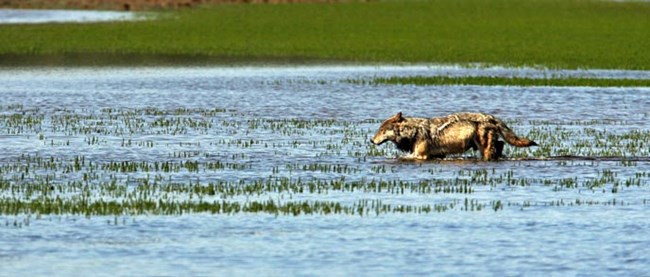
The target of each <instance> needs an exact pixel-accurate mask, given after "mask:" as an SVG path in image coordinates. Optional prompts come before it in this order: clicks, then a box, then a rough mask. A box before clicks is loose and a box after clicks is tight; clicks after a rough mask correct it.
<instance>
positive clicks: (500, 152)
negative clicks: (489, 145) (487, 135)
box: [494, 138, 506, 159]
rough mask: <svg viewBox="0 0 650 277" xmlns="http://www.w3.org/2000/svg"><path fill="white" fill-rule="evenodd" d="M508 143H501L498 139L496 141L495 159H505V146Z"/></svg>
mask: <svg viewBox="0 0 650 277" xmlns="http://www.w3.org/2000/svg"><path fill="white" fill-rule="evenodd" d="M505 144H506V143H505V142H503V141H500V140H499V139H498V138H497V139H495V145H494V150H495V151H494V158H495V159H499V158H502V157H503V146H504V145H505Z"/></svg>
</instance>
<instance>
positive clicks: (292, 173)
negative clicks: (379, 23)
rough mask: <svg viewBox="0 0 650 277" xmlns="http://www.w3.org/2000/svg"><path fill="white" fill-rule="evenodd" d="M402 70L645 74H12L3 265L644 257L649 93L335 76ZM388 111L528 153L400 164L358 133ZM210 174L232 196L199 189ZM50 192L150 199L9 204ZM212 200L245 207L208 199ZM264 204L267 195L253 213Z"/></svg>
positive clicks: (477, 267) (556, 262)
mask: <svg viewBox="0 0 650 277" xmlns="http://www.w3.org/2000/svg"><path fill="white" fill-rule="evenodd" d="M406 75H490V76H496V75H499V76H503V75H505V76H521V75H524V76H535V77H544V76H547V75H555V76H590V77H599V78H647V76H649V75H648V72H643V71H598V70H584V71H549V70H537V69H509V68H463V67H454V66H409V67H399V66H377V67H375V66H327V67H323V66H307V67H271V66H269V67H217V68H213V67H210V68H200V67H198V68H184V67H181V68H154V67H142V68H28V69H15V68H14V69H8V68H5V69H3V70H0V83H2V86H0V95H1V96H2V98H1V99H2V100H1V101H0V119H1V120H0V153H2V154H0V170H1V171H2V176H3V177H2V182H0V200H1V201H3V202H1V203H0V228H1V229H2V232H0V270H2V272H3V273H5V274H8V275H22V274H25V273H27V272H29V274H30V275H51V274H58V275H71V274H93V275H95V274H100V275H102V274H104V275H254V274H262V275H287V274H289V275H328V276H330V275H345V276H349V275H432V274H436V275H466V274H477V273H478V274H486V275H518V274H522V273H529V274H530V273H532V274H539V275H542V274H543V275H546V274H557V275H643V274H645V273H646V272H648V270H650V268H649V267H648V264H650V263H649V262H650V259H649V258H650V256H649V255H648V252H647V251H646V248H647V245H649V243H650V240H649V239H648V238H650V234H649V233H648V230H649V228H648V227H650V226H649V225H650V220H648V217H647V213H648V204H649V203H650V202H649V197H648V195H650V194H648V193H649V192H650V186H649V178H650V163H649V159H648V157H650V153H649V152H650V149H649V148H648V145H647V141H648V139H649V137H650V133H649V127H650V125H649V124H648V122H649V117H650V114H649V112H648V110H647V107H648V106H650V90H649V89H648V88H583V87H526V88H521V87H481V86H430V87H418V86H363V85H356V84H351V83H349V82H346V81H345V80H347V79H359V78H361V79H363V78H372V77H374V76H406ZM398 111H402V112H404V114H405V115H406V116H426V117H429V116H444V115H446V114H448V113H452V112H459V111H481V112H488V113H492V114H494V115H496V116H498V117H500V118H502V119H504V120H506V122H508V124H509V126H510V127H511V128H512V129H513V130H515V132H517V133H518V134H520V135H523V136H526V137H530V138H532V139H534V140H536V141H537V142H538V143H539V144H540V145H541V146H540V147H537V148H526V149H521V148H520V149H517V148H514V147H512V146H506V155H507V156H508V158H506V159H504V160H502V161H500V162H480V161H478V155H477V154H476V153H470V152H468V153H466V154H464V155H459V156H454V157H450V158H449V159H446V160H443V161H432V162H413V161H407V160H402V159H399V158H400V157H402V156H403V154H402V153H399V152H397V151H396V150H395V149H394V146H392V145H390V144H385V145H382V146H379V147H376V146H373V145H371V144H370V143H369V138H370V136H372V134H373V133H374V131H376V129H377V128H378V126H379V124H380V122H381V121H382V120H383V119H385V118H387V117H389V116H391V115H393V114H394V113H396V112H398ZM163 164H164V165H166V166H167V168H165V167H164V166H163ZM211 185H213V186H215V187H219V186H221V187H223V188H225V190H218V189H217V190H216V191H212V192H210V191H205V190H201V189H199V188H206V187H210V186H211ZM190 188H191V189H190ZM57 199H59V200H61V201H68V203H76V204H77V205H84V203H102V201H103V202H107V201H116V203H122V204H124V203H126V202H128V201H135V202H137V203H144V202H146V201H148V200H153V201H154V202H155V203H156V204H154V206H153V207H150V208H147V209H136V208H132V209H130V210H124V211H122V212H119V213H115V212H111V210H106V211H103V210H101V209H86V210H82V211H76V212H75V211H74V209H72V208H69V209H67V210H65V211H63V212H57V211H53V210H49V211H45V210H38V211H40V212H38V213H36V212H31V213H28V212H25V211H28V209H27V210H26V209H17V208H16V207H15V206H12V205H11V204H8V203H17V202H16V201H22V202H21V203H46V202H45V201H49V200H51V201H59V200H57ZM11 201H14V202H11ZM38 201H43V202H38ZM84 201H86V202H84ZM138 201H139V202H138ZM215 203H218V204H221V203H225V204H228V205H231V204H236V205H241V206H240V208H239V209H237V208H231V209H230V208H229V209H226V208H223V207H222V208H220V209H213V210H209V211H206V210H200V208H201V206H200V205H204V206H208V207H213V208H214V207H215V206H214V205H216V204H215ZM268 203H272V204H273V205H275V207H276V209H272V208H269V206H266V207H265V208H255V207H257V206H256V205H262V204H268ZM225 204H224V205H225ZM183 205H185V206H183ZM327 205H330V206H327ZM324 206H327V208H323V207H324ZM61 207H62V206H61ZM282 207H285V208H286V207H294V208H295V209H293V210H291V209H287V210H283V209H282ZM330 207H332V209H329V208H330ZM334 207H339V208H340V210H334ZM32 208H33V209H34V210H37V208H38V207H34V206H32ZM84 211H87V212H84ZM294 214H295V215H294Z"/></svg>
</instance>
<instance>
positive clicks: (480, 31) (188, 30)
mask: <svg viewBox="0 0 650 277" xmlns="http://www.w3.org/2000/svg"><path fill="white" fill-rule="evenodd" d="M648 14H650V3H639V2H614V1H587V0H537V1H527V0H466V1H452V0H437V1H412V2H411V1H409V2H404V1H394V2H393V1H390V2H372V3H344V4H288V5H218V6H210V7H203V8H199V9H193V10H182V11H174V12H165V13H164V14H162V15H161V16H160V19H157V20H151V21H142V22H121V23H98V24H43V25H2V26H0V38H2V39H0V64H4V65H10V64H19V65H20V64H29V63H37V64H38V63H40V64H43V63H45V64H48V63H49V64H64V63H82V64H84V63H90V64H92V63H109V64H110V63H121V62H124V63H136V64H142V63H152V62H161V63H184V62H198V63H232V62H269V61H270V62H290V63H296V62H362V63H368V62H369V63H402V62H406V63H412V62H425V63H460V64H466V63H485V64H499V65H509V66H546V67H553V68H621V69H650V55H648V51H647V50H648V45H650V36H649V35H648V26H650V16H648Z"/></svg>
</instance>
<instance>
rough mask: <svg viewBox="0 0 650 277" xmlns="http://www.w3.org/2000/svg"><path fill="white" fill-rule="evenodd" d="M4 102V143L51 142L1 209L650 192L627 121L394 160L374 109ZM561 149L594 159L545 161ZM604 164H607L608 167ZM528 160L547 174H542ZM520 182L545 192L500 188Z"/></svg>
mask: <svg viewBox="0 0 650 277" xmlns="http://www.w3.org/2000/svg"><path fill="white" fill-rule="evenodd" d="M0 111H1V112H2V113H1V114H0V135H2V136H3V138H4V139H6V140H3V142H6V143H14V145H13V146H16V147H17V149H21V148H20V147H24V146H25V144H27V145H29V147H30V148H37V149H40V150H37V151H35V152H28V153H24V152H22V151H21V150H15V151H14V150H12V149H9V148H6V149H8V150H7V151H6V153H3V156H2V159H0V176H2V177H0V217H1V216H8V217H15V216H17V217H20V216H25V215H27V216H29V215H38V216H40V215H79V216H88V217H90V216H123V215H179V214H187V213H211V214H226V215H233V214H241V213H266V214H273V215H278V216H281V215H288V216H296V215H313V214H320V215H331V214H340V215H354V216H359V215H361V216H376V215H382V214H392V213H397V214H401V213H411V214H412V213H421V214H427V213H437V212H447V211H469V212H471V211H475V212H498V211H501V210H504V209H511V208H517V209H524V208H527V207H531V206H540V207H557V206H560V207H563V206H583V205H591V206H593V205H597V206H610V205H647V203H650V202H648V201H647V199H645V198H644V199H639V198H637V199H630V198H629V197H628V198H625V197H621V198H623V199H626V200H625V202H623V201H621V200H620V199H617V196H618V195H620V194H625V193H639V192H643V191H645V190H647V187H648V184H649V182H650V172H648V171H647V163H648V159H647V157H650V149H649V148H648V147H647V141H650V131H647V130H638V129H634V128H632V129H628V128H620V127H625V126H628V125H630V123H629V122H627V121H613V120H601V121H598V120H591V121H567V122H552V121H529V122H517V123H516V124H512V125H511V126H513V128H515V126H517V127H516V128H517V133H518V134H521V135H522V136H525V137H529V138H531V139H533V140H535V141H537V142H539V143H540V146H539V147H536V148H514V147H510V146H508V147H507V148H506V150H505V154H506V155H507V156H508V157H513V158H524V159H526V158H532V159H537V160H536V161H518V160H516V159H515V160H514V161H507V162H505V163H506V164H505V165H504V164H503V163H482V162H479V161H476V158H475V157H471V156H463V159H458V157H456V159H455V160H452V161H446V162H439V161H434V162H431V163H414V162H405V163H399V162H395V161H394V159H392V157H394V156H395V154H396V152H395V151H394V147H393V146H392V145H388V146H380V147H377V146H375V145H372V144H370V143H368V141H367V138H368V137H370V136H371V134H372V133H373V131H374V130H375V129H376V128H377V126H378V125H379V124H380V121H376V120H361V121H349V120H345V119H300V118H278V119H264V118H257V117H251V116H241V117H239V116H233V115H237V111H234V110H230V109H224V108H214V109H201V108H199V109H190V108H170V109H159V108H138V109H121V108H105V109H101V110H98V111H89V110H67V109H57V110H56V111H48V110H46V109H40V108H33V107H32V108H26V107H24V106H23V105H20V104H15V105H4V106H0ZM221 134H227V135H225V136H222V135H221ZM8 147H10V146H8ZM102 151H107V152H102ZM106 153H110V154H109V155H106ZM553 156H582V157H585V158H583V159H577V160H571V159H555V160H553V159H550V160H547V158H549V157H553ZM251 157H253V158H251ZM287 157H289V158H287ZM589 157H595V158H597V157H619V159H617V160H613V161H599V160H596V159H593V160H589V159H587V158H589ZM635 157H637V158H635ZM600 162H608V163H609V164H608V165H607V166H604V167H601V169H598V168H599V167H596V166H597V164H598V163H600ZM540 164H543V166H541V167H540ZM529 167H535V169H533V170H537V169H540V172H542V173H540V174H537V173H535V174H532V175H531V171H530V169H527V168H529ZM567 168H570V169H567ZM573 168H575V169H576V171H580V170H582V173H580V174H579V173H575V172H574V171H573ZM626 168H630V170H627V169H626ZM644 168H645V170H646V171H644ZM594 169H596V170H594ZM549 171H559V172H552V173H549ZM545 172H546V173H545ZM519 188H525V189H526V190H528V189H532V190H540V191H542V192H543V193H541V194H540V196H539V197H535V199H530V198H516V197H510V196H509V197H508V198H507V199H501V194H500V193H501V192H502V191H509V190H517V189H519ZM585 191H588V192H589V193H582V192H585ZM567 195H569V196H568V197H569V198H567ZM628 195H629V194H628ZM14 222H16V221H14ZM5 225H7V226H9V225H10V224H9V221H6V224H5ZM14 225H16V224H14Z"/></svg>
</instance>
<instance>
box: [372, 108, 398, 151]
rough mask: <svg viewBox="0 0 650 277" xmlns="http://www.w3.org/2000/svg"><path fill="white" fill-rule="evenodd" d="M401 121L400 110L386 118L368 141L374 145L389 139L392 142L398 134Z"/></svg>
mask: <svg viewBox="0 0 650 277" xmlns="http://www.w3.org/2000/svg"><path fill="white" fill-rule="evenodd" d="M403 121H404V118H403V117H402V112H398V113H397V114H395V115H393V116H392V117H391V118H389V119H386V121H384V123H382V124H381V126H380V127H379V130H378V131H377V133H376V134H375V136H374V137H372V139H371V140H370V141H371V142H372V143H374V144H375V145H380V144H382V143H384V142H386V141H389V140H390V141H393V142H394V141H396V140H397V139H398V135H399V124H400V123H401V122H403Z"/></svg>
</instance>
